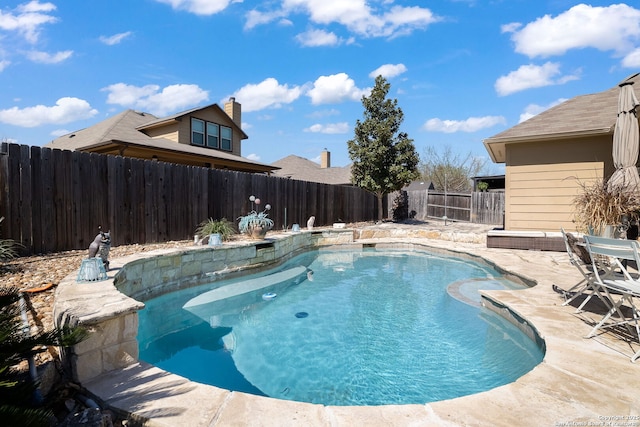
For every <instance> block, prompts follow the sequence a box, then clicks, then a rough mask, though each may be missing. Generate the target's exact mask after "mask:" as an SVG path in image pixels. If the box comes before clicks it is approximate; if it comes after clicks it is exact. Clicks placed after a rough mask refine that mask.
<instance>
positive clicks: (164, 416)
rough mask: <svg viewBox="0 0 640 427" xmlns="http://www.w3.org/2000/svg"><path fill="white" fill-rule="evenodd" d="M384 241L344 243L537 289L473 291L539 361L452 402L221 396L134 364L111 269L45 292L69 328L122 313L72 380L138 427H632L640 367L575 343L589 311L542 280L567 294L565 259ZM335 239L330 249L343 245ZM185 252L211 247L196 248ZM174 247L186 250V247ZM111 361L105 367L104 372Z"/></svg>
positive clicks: (131, 306) (611, 344)
mask: <svg viewBox="0 0 640 427" xmlns="http://www.w3.org/2000/svg"><path fill="white" fill-rule="evenodd" d="M318 233H319V232H316V234H315V237H312V235H311V233H302V234H301V235H300V236H299V237H297V238H298V239H310V240H309V242H311V241H312V239H314V238H315V239H323V238H324V236H323V235H322V234H318ZM305 234H307V235H305ZM391 234H392V235H393V237H385V236H384V233H377V234H375V237H374V238H365V239H357V240H355V243H357V244H363V245H373V244H375V245H378V244H388V245H407V247H410V246H411V245H417V246H418V247H422V246H424V247H425V248H436V249H440V250H446V251H453V252H459V253H461V254H469V255H471V256H478V257H482V258H484V259H485V260H487V261H488V262H490V263H492V264H494V265H496V266H497V267H499V268H501V269H503V270H504V271H506V272H509V273H512V274H516V275H518V276H520V277H522V278H523V279H524V280H526V281H530V282H532V283H533V282H535V283H537V285H536V286H533V287H531V288H529V289H526V290H519V291H485V292H483V294H484V296H485V297H486V298H487V299H488V300H490V301H493V302H492V304H491V305H492V306H494V307H498V310H501V309H502V308H501V307H508V310H509V312H510V313H515V314H516V315H517V317H519V318H521V319H524V320H525V321H526V322H528V323H529V324H530V325H532V326H533V327H534V328H535V329H536V330H537V331H538V333H539V335H540V336H541V337H542V338H543V339H544V340H545V344H546V355H545V358H544V360H543V361H542V363H541V364H540V365H538V366H537V367H536V368H534V369H533V370H532V371H531V372H530V373H528V374H526V375H524V376H523V377H521V378H520V379H518V380H517V381H516V382H514V383H511V384H508V385H505V386H502V387H498V388H496V389H493V390H490V391H487V392H483V393H478V394H474V395H470V396H465V397H460V398H457V399H451V400H446V401H440V402H433V403H428V404H424V405H387V406H371V407H340V406H323V405H315V404H308V403H298V402H290V401H283V400H278V399H272V398H267V397H259V396H253V395H248V394H244V393H239V392H230V391H228V390H222V389H219V388H216V387H213V386H207V385H203V384H199V383H194V382H190V381H188V380H186V379H184V378H182V377H180V376H178V375H174V374H171V373H168V372H165V371H162V370H160V369H158V368H156V367H154V366H150V365H148V364H145V363H142V362H135V361H134V359H137V343H136V342H135V331H137V315H136V316H133V315H132V314H133V313H135V312H137V310H138V309H139V308H138V304H140V303H139V302H137V301H135V300H133V299H131V298H129V297H126V296H124V295H123V294H121V293H120V292H113V291H114V289H115V287H114V285H113V279H114V276H115V275H117V272H118V271H120V270H114V271H112V272H110V280H111V284H110V286H111V289H108V285H107V283H106V282H108V281H105V282H99V283H90V284H82V285H79V284H76V283H74V282H75V276H74V277H71V276H70V277H69V278H68V279H69V280H68V281H67V280H66V279H65V282H63V283H61V284H60V285H59V289H58V291H57V294H56V310H55V311H54V314H57V315H56V317H57V318H58V317H59V318H60V319H61V320H63V319H67V320H69V321H70V323H72V324H73V323H74V322H76V321H77V322H79V323H83V321H87V320H90V321H96V320H98V322H97V323H96V325H99V324H100V322H101V321H103V320H105V319H107V317H106V316H105V314H104V313H105V311H106V310H113V309H114V308H115V307H118V310H119V311H120V313H119V314H124V316H119V317H124V318H128V321H123V322H122V323H119V324H111V325H107V327H103V326H101V327H102V328H103V329H102V332H103V333H102V334H96V335H100V336H101V338H100V339H98V340H94V342H93V343H92V344H91V345H96V344H98V345H101V346H102V347H101V349H100V356H99V357H100V358H102V362H101V363H102V364H101V366H102V368H101V369H103V370H104V371H103V372H99V373H96V372H93V371H91V370H90V369H85V371H83V373H82V375H85V376H87V377H88V379H87V380H83V381H82V385H83V386H84V387H85V388H86V389H87V390H88V391H90V392H91V393H92V394H94V395H95V396H96V398H97V399H98V400H99V401H101V402H103V403H104V404H106V405H108V406H110V407H111V408H112V409H114V410H116V411H118V412H121V413H129V414H131V418H132V420H135V421H138V422H140V423H143V422H144V424H145V425H152V426H165V425H166V426H169V425H171V426H175V425H189V426H210V425H265V426H270V425H273V426H283V425H314V426H315V425H320V426H325V425H326V426H351V425H389V426H406V425H437V426H440V425H441V426H459V425H473V426H478V425H487V426H489V425H491V426H495V425H521V426H522V425H524V426H527V425H531V426H541V425H561V423H569V424H565V425H571V423H573V425H578V424H579V423H584V424H583V425H589V423H592V425H605V422H607V421H615V420H616V419H615V418H607V417H618V418H617V420H618V421H627V422H630V423H633V422H635V423H636V424H635V425H640V419H639V418H633V417H634V416H635V417H640V409H639V408H640V394H638V393H637V385H636V384H637V376H638V374H639V373H640V364H632V363H631V362H630V360H629V357H630V355H631V354H633V353H634V349H632V348H630V347H629V346H628V345H626V344H625V343H624V342H623V341H621V340H620V339H619V338H618V337H616V336H615V335H613V334H606V335H602V336H599V337H597V338H592V339H585V338H583V337H584V336H585V335H586V334H587V333H588V332H589V330H590V327H589V324H588V321H589V316H591V318H592V320H593V319H595V318H596V315H590V314H589V313H585V314H584V315H576V314H574V311H575V308H574V307H571V306H566V307H565V306H562V305H561V304H562V299H561V298H560V297H559V295H558V294H556V293H555V292H553V291H552V290H551V285H552V284H557V285H559V286H561V287H565V288H568V287H570V286H571V285H573V284H574V283H576V282H577V281H578V280H579V279H580V276H579V273H578V272H577V270H576V269H575V267H573V266H571V265H570V264H569V262H568V258H567V255H566V253H561V252H538V251H523V250H504V249H494V248H487V247H486V246H485V245H484V244H483V243H475V242H473V241H471V240H473V239H467V238H462V237H460V239H458V240H456V239H455V238H453V239H451V240H441V239H439V238H425V237H420V238H416V237H406V235H405V237H404V238H403V237H402V233H399V232H398V231H397V230H396V231H394V232H393V233H390V234H388V235H387V236H389V235H391ZM290 235H291V233H289V234H288V235H282V236H279V235H274V236H273V240H274V241H280V240H287V239H289V238H292V237H291V236H290ZM345 236H347V235H343V237H345ZM352 236H353V235H352ZM356 237H362V235H357V236H356ZM364 237H367V236H364ZM347 240H348V239H345V241H343V242H340V243H348V241H347ZM305 244H306V243H305ZM314 244H318V245H322V244H334V243H333V242H330V239H329V240H327V241H325V242H324V243H322V242H320V241H319V240H317V241H316V242H315V243H314ZM294 246H295V245H294ZM194 250H195V251H196V252H198V251H202V252H213V253H215V251H218V249H213V250H210V249H208V248H194ZM245 250H250V249H245ZM274 251H275V250H274ZM175 252H176V251H175V250H172V251H165V252H162V253H175ZM180 252H185V253H189V250H187V251H180ZM160 254H161V253H149V254H144V255H143V257H142V258H144V259H149V258H154V257H158V256H159V255H160ZM134 258H136V257H130V258H125V259H123V260H113V261H112V266H114V267H115V268H122V267H123V266H124V265H125V264H127V263H135V262H136V261H137V260H136V259H134ZM207 271H213V270H207ZM169 279H170V278H169ZM154 283H157V282H154ZM102 293H105V294H106V295H105V296H103V295H102ZM118 294H119V295H118ZM59 299H60V301H58V300H59ZM127 310H130V311H128V312H127ZM505 310H506V309H505ZM130 315H131V316H130ZM107 320H108V319H107ZM104 332H109V333H108V334H105V333H104ZM132 334H133V340H134V341H133V342H134V343H135V344H136V345H135V349H133V346H132V345H131V343H129V344H126V345H124V346H121V347H118V348H116V347H117V345H114V343H113V342H112V341H110V340H108V339H107V337H105V335H109V336H117V337H118V339H120V340H124V341H125V342H127V340H128V339H130V337H131V335H132ZM636 346H637V345H636ZM86 347H90V345H89V344H87V345H86ZM84 350H86V348H85V349H84ZM82 351H83V349H79V353H77V354H76V353H74V352H71V353H70V354H66V356H68V357H69V358H70V359H74V358H76V361H77V358H82V357H83V356H82V355H83V353H82ZM93 351H94V353H91V351H89V353H86V355H85V357H86V356H89V355H90V356H91V357H94V358H97V357H98V356H97V353H95V350H93ZM452 357H455V355H452ZM114 365H117V367H113V368H112V369H109V368H110V367H111V366H114ZM120 365H121V366H120ZM629 425H634V424H629Z"/></svg>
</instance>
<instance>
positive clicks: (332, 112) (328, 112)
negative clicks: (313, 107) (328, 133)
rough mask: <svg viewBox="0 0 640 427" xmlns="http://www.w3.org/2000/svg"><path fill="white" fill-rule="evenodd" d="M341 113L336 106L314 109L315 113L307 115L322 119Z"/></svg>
mask: <svg viewBox="0 0 640 427" xmlns="http://www.w3.org/2000/svg"><path fill="white" fill-rule="evenodd" d="M339 114H340V111H338V110H336V109H335V108H332V109H330V110H322V111H314V112H313V113H311V114H309V115H307V117H309V118H312V119H320V118H322V117H329V116H337V115H339Z"/></svg>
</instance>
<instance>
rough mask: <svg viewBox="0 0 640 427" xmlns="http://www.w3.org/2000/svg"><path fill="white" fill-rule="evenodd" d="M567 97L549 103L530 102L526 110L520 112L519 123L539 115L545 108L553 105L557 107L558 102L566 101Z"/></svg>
mask: <svg viewBox="0 0 640 427" xmlns="http://www.w3.org/2000/svg"><path fill="white" fill-rule="evenodd" d="M566 100H567V99H566V98H560V99H557V100H555V101H553V102H552V103H550V104H548V105H537V104H529V105H527V106H526V107H525V109H524V112H523V113H522V114H520V121H519V122H518V123H522V122H524V121H525V120H529V119H530V118H531V117H534V116H537V115H538V114H540V113H542V112H543V111H545V110H548V109H549V108H551V107H555V106H556V105H558V104H562V103H563V102H564V101H566Z"/></svg>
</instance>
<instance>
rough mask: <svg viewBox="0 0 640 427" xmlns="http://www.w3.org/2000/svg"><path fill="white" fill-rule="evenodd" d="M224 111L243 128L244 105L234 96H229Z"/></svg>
mask: <svg viewBox="0 0 640 427" xmlns="http://www.w3.org/2000/svg"><path fill="white" fill-rule="evenodd" d="M224 112H225V113H227V116H229V117H231V120H233V122H234V123H235V124H236V125H238V127H239V128H242V106H241V105H240V104H239V103H237V102H236V99H235V98H234V97H231V98H229V101H227V102H225V103H224Z"/></svg>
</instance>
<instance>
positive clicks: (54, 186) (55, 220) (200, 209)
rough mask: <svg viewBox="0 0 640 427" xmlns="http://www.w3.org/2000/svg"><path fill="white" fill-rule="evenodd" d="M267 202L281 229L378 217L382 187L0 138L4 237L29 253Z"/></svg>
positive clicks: (153, 234)
mask: <svg viewBox="0 0 640 427" xmlns="http://www.w3.org/2000/svg"><path fill="white" fill-rule="evenodd" d="M250 195H255V196H256V197H258V198H260V199H261V201H262V204H261V205H260V207H261V208H263V207H264V206H265V205H266V204H267V203H269V204H270V205H271V206H272V208H271V210H270V211H269V217H270V218H272V219H273V220H274V222H275V226H274V230H281V229H282V228H283V227H284V226H289V227H290V226H291V224H293V223H299V224H300V225H301V226H306V223H307V219H308V218H309V217H310V216H312V215H314V216H315V217H316V220H315V224H316V225H328V224H332V223H333V222H336V221H338V220H340V221H344V222H356V221H370V220H373V219H376V218H377V217H378V216H377V202H376V198H375V196H373V195H372V194H370V193H367V192H366V191H364V190H362V189H359V188H356V187H351V186H335V185H327V184H319V183H313V182H306V181H296V180H291V179H287V178H281V177H270V176H267V175H261V174H250V173H244V172H235V171H226V170H219V169H209V168H204V167H194V166H183V165H176V164H171V163H164V162H157V161H151V160H139V159H132V158H128V157H120V156H111V155H101V154H95V153H81V152H76V151H63V150H57V149H56V150H52V149H48V148H43V147H31V146H26V145H17V144H8V143H2V146H1V147H0V216H4V217H5V220H4V221H2V222H0V238H2V239H13V240H15V241H16V242H18V243H20V244H22V245H23V248H22V250H21V251H22V253H24V254H32V253H47V252H56V251H63V250H70V249H83V248H88V247H89V244H90V243H91V241H92V240H93V238H94V237H95V236H96V234H97V231H98V226H102V228H103V230H105V231H106V230H110V231H111V238H112V244H113V245H114V246H118V245H124V244H133V243H154V242H165V241H172V240H186V239H192V238H193V235H194V231H195V228H196V227H197V225H198V224H199V223H200V222H202V221H204V220H206V219H207V218H214V219H221V218H226V219H229V220H230V221H232V222H234V223H236V224H237V221H236V219H237V217H238V216H240V215H243V214H246V213H247V212H248V211H249V210H250V209H251V202H250V201H249V196H250Z"/></svg>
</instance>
